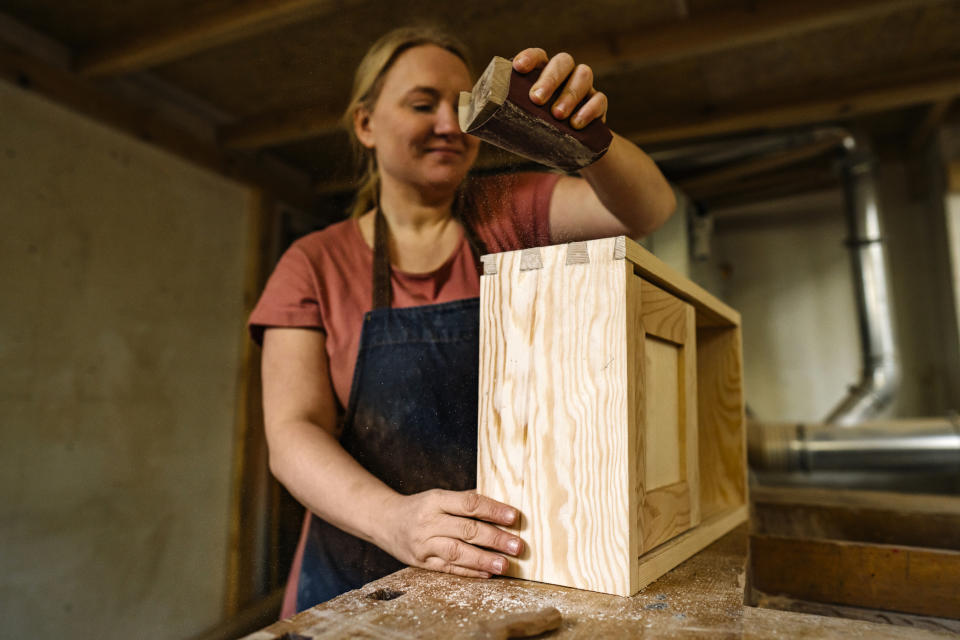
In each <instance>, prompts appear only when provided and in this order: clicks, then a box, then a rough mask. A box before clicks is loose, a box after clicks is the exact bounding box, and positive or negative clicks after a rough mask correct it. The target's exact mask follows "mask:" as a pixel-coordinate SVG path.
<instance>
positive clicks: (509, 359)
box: [478, 239, 631, 595]
mask: <svg viewBox="0 0 960 640" xmlns="http://www.w3.org/2000/svg"><path fill="white" fill-rule="evenodd" d="M594 248H596V249H597V251H596V255H595V254H594V252H593V251H592V250H593V249H594ZM604 250H605V251H604ZM604 253H605V257H604ZM612 255H613V240H612V239H610V240H606V241H597V242H596V243H591V253H590V262H589V263H585V264H574V265H569V266H567V265H566V264H565V262H566V250H565V247H564V246H562V245H561V246H555V247H545V248H544V249H542V251H541V257H542V261H543V268H542V269H535V270H526V271H522V270H521V269H520V265H519V260H520V259H521V252H511V253H506V254H500V255H499V256H498V263H497V274H496V275H490V276H483V278H482V282H481V306H483V307H484V312H483V313H482V315H481V341H482V342H481V353H483V354H484V355H483V356H482V360H481V370H480V406H481V408H480V448H481V450H483V449H487V450H489V451H490V453H487V454H484V455H483V457H481V458H480V461H479V468H478V473H479V476H478V489H479V490H480V491H481V492H482V493H485V494H486V495H490V496H491V497H493V498H495V499H498V500H504V501H506V502H508V503H512V504H513V505H514V506H516V507H518V508H519V509H520V510H521V512H522V513H523V518H522V522H521V525H520V528H519V535H520V536H521V537H522V538H524V539H525V540H535V541H536V544H530V545H528V547H527V550H526V552H525V553H524V555H523V556H522V557H521V558H519V559H518V560H517V561H516V562H514V563H512V564H511V567H510V571H509V573H510V575H513V576H517V577H524V578H529V579H533V580H538V581H541V582H550V583H554V584H566V585H574V586H577V587H579V588H583V589H592V590H599V591H605V592H608V593H618V594H621V595H629V593H630V588H631V585H630V566H631V565H630V557H629V555H628V554H629V552H630V547H631V541H630V514H629V507H630V500H629V494H630V491H629V482H630V475H629V471H628V469H629V462H630V444H631V443H630V442H629V438H628V433H627V430H626V429H625V428H624V426H625V425H626V424H627V415H628V391H627V367H628V362H629V360H628V358H627V353H626V329H627V320H626V283H627V273H626V271H625V269H624V266H623V263H622V262H619V261H616V262H615V261H613V260H612ZM547 274H549V277H548V275H547ZM494 289H499V291H498V293H496V294H495V293H493V290H494ZM491 303H492V304H493V306H497V307H499V309H498V310H497V313H498V314H499V317H500V320H494V319H493V318H492V317H491V315H490V313H493V312H492V311H491V312H490V313H488V312H487V310H486V307H487V305H488V304H491ZM498 323H502V324H505V326H498ZM494 352H498V353H497V355H496V360H497V364H494V363H493V361H492V360H491V359H490V357H488V356H487V355H486V354H487V353H494ZM507 434H509V435H507ZM505 436H506V437H509V438H511V439H512V441H511V442H498V440H500V441H502V440H503V439H504V438H505ZM491 473H492V474H499V475H500V476H502V478H509V481H506V480H503V479H502V478H501V480H498V481H491V480H490V479H488V478H487V475H490V474H491Z"/></svg>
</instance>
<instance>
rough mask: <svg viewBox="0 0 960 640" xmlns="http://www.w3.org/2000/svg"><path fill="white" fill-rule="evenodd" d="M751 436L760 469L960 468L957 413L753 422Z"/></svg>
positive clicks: (753, 458) (752, 456)
mask: <svg viewBox="0 0 960 640" xmlns="http://www.w3.org/2000/svg"><path fill="white" fill-rule="evenodd" d="M747 440H748V455H749V459H750V466H751V468H753V469H755V470H758V471H774V472H804V473H814V472H824V471H843V472H862V471H923V472H924V473H931V474H933V473H955V474H960V420H958V419H957V418H956V417H953V418H924V419H912V420H900V421H883V422H866V423H863V424H860V425H857V426H855V427H848V428H845V429H837V428H836V427H834V426H832V425H827V424H761V423H757V422H751V423H750V424H749V425H748V429H747Z"/></svg>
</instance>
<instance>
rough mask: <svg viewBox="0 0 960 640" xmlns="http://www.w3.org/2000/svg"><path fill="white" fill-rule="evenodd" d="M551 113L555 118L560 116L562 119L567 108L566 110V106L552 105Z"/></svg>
mask: <svg viewBox="0 0 960 640" xmlns="http://www.w3.org/2000/svg"><path fill="white" fill-rule="evenodd" d="M553 115H555V116H556V117H557V118H560V119H561V120H562V119H563V118H565V117H566V115H567V110H566V108H564V107H554V108H553Z"/></svg>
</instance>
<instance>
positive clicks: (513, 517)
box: [503, 509, 517, 524]
mask: <svg viewBox="0 0 960 640" xmlns="http://www.w3.org/2000/svg"><path fill="white" fill-rule="evenodd" d="M503 519H504V521H505V522H506V523H507V524H513V523H514V522H516V521H517V510H516V509H507V510H506V511H504V513H503Z"/></svg>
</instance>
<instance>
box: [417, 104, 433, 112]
mask: <svg viewBox="0 0 960 640" xmlns="http://www.w3.org/2000/svg"><path fill="white" fill-rule="evenodd" d="M412 106H413V110H414V111H417V112H420V113H430V112H431V111H433V105H432V104H430V103H426V102H417V103H414V104H413V105H412Z"/></svg>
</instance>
